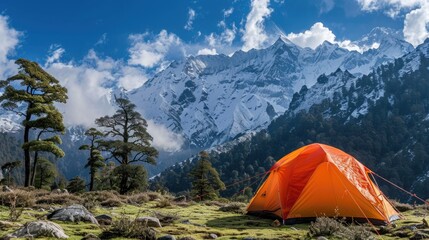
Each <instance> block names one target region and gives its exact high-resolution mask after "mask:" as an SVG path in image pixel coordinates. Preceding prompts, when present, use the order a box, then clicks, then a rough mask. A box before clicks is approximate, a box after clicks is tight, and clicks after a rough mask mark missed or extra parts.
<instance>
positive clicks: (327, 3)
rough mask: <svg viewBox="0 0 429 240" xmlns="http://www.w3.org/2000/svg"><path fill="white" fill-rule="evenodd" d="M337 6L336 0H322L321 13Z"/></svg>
mask: <svg viewBox="0 0 429 240" xmlns="http://www.w3.org/2000/svg"><path fill="white" fill-rule="evenodd" d="M334 6H335V2H334V0H322V1H321V3H320V13H327V12H330V11H331V10H332V9H333V8H334Z"/></svg>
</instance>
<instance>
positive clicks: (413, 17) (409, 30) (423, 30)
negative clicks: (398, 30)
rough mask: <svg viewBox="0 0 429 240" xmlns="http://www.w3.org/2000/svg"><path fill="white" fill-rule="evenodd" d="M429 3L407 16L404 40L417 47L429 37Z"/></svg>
mask: <svg viewBox="0 0 429 240" xmlns="http://www.w3.org/2000/svg"><path fill="white" fill-rule="evenodd" d="M428 23H429V3H426V4H424V5H422V6H421V7H420V8H418V9H414V10H412V11H411V12H409V13H408V14H407V15H406V16H405V20H404V29H403V32H404V38H405V40H407V41H408V42H409V43H411V44H412V45H414V46H415V47H416V46H417V45H419V44H421V43H423V42H424V41H425V39H426V38H428V37H429V31H428Z"/></svg>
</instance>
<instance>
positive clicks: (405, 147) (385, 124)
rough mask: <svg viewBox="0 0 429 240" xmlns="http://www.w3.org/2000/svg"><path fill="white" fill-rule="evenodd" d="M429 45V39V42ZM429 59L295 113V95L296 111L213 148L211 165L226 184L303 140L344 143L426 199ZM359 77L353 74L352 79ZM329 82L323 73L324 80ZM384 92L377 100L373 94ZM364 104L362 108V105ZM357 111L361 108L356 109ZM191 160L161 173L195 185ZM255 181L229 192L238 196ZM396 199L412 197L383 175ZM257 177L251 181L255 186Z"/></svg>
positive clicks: (174, 186)
mask: <svg viewBox="0 0 429 240" xmlns="http://www.w3.org/2000/svg"><path fill="white" fill-rule="evenodd" d="M426 45H428V42H426ZM428 67H429V59H428V48H427V46H426V47H421V48H420V50H419V51H416V52H414V53H413V55H409V56H408V57H404V58H400V59H398V60H396V61H395V62H393V63H391V64H389V65H385V66H382V67H379V68H377V69H376V70H375V71H373V72H372V73H371V74H369V75H365V76H363V77H361V78H358V79H355V78H354V77H353V76H350V80H349V81H353V82H352V83H351V84H350V82H349V83H348V84H347V81H346V82H344V83H342V84H343V85H344V86H343V87H342V88H340V89H339V90H338V91H336V92H335V93H333V94H332V96H331V97H328V98H326V99H324V100H323V101H321V102H320V103H319V104H315V105H313V106H312V107H311V108H309V109H308V110H302V111H299V112H294V109H296V106H299V105H300V104H301V103H300V101H302V99H304V97H303V95H305V94H306V92H307V89H306V87H304V88H303V90H301V91H300V93H296V94H295V96H294V100H293V101H292V103H291V109H290V110H289V111H288V112H287V113H286V114H284V115H283V116H281V117H279V118H277V119H276V120H275V121H274V122H273V123H271V124H270V126H269V127H268V129H267V130H264V131H261V132H259V133H258V134H256V135H255V136H254V137H252V138H251V139H250V140H248V141H244V142H241V143H239V144H237V145H236V146H234V147H233V148H232V149H231V150H229V151H226V152H221V153H219V152H217V151H212V152H211V159H212V164H213V166H214V167H216V168H217V169H218V171H219V173H220V175H221V178H222V180H223V181H224V182H225V183H226V185H228V184H230V183H233V182H235V181H239V180H243V179H247V178H249V177H250V176H255V175H256V174H259V173H263V172H265V171H267V170H269V169H270V167H271V166H272V164H273V163H274V162H275V161H276V160H278V159H279V158H281V157H282V156H284V155H285V154H287V153H289V152H291V151H292V150H294V149H296V148H299V147H301V146H303V145H306V144H309V143H313V142H320V143H326V144H330V145H333V146H335V147H337V148H340V149H342V150H344V151H346V152H348V153H350V154H352V155H353V156H354V157H356V158H357V159H358V160H360V161H361V162H362V163H364V164H365V165H366V166H368V167H369V168H370V169H372V170H373V171H375V172H376V173H378V174H380V175H381V176H384V177H385V178H387V179H389V180H391V181H392V182H394V183H396V184H398V185H399V186H401V187H404V188H405V189H410V190H412V191H414V192H415V193H417V194H418V195H421V196H422V197H424V198H428V197H429V178H428V171H429V169H428V166H429V148H428V147H427V146H429V114H428V113H429V70H428ZM353 79H354V80H353ZM318 83H319V84H323V83H324V81H323V79H319V80H318ZM374 91H378V92H379V95H380V96H379V97H378V99H377V100H376V101H372V100H371V98H369V97H368V96H369V95H371V94H373V93H374ZM357 110H359V111H357ZM356 112H358V113H356ZM192 165H193V163H192V162H190V161H187V162H184V163H183V164H180V165H177V166H174V167H172V168H170V169H169V170H168V171H166V172H165V173H163V174H162V175H161V176H159V177H157V178H156V179H154V181H153V182H154V183H153V185H154V186H159V185H165V186H166V187H167V188H168V189H169V190H170V191H174V192H177V191H185V190H187V189H189V187H190V183H189V179H188V172H189V169H190V168H192ZM252 181H254V179H252V180H251V181H246V182H244V183H241V184H238V185H234V186H232V187H230V188H228V189H227V190H226V191H224V192H222V194H223V195H224V196H231V195H234V194H237V193H238V192H239V191H240V190H243V188H244V187H246V186H248V185H249V184H251V183H254V182H252ZM378 183H379V184H380V185H381V188H382V189H383V190H384V191H385V193H386V194H387V195H388V196H389V197H391V198H398V199H401V200H408V196H406V195H403V194H402V193H400V192H399V191H398V190H397V189H394V188H392V187H391V186H390V185H386V184H385V183H384V182H382V181H381V180H380V181H378ZM257 185H258V184H257V183H255V184H253V185H252V187H253V189H255V188H256V187H257Z"/></svg>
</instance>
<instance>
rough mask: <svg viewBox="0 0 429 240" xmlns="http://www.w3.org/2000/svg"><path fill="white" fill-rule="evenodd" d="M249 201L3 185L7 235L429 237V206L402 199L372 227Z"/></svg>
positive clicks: (1, 226) (1, 218) (1, 214)
mask: <svg viewBox="0 0 429 240" xmlns="http://www.w3.org/2000/svg"><path fill="white" fill-rule="evenodd" d="M245 206H246V205H245V203H239V202H229V201H228V200H226V199H221V200H219V201H209V202H203V203H196V202H193V201H186V199H185V198H184V197H174V196H171V195H168V194H167V195H163V194H160V193H156V192H147V193H139V194H134V195H129V196H121V195H119V194H117V193H115V192H108V191H100V192H91V193H83V194H77V195H75V194H69V193H67V192H64V191H59V190H57V191H54V192H48V191H40V190H38V191H34V190H22V189H21V190H19V189H12V190H11V191H9V190H8V191H3V192H0V237H2V238H3V239H9V238H11V237H17V238H21V239H28V238H32V237H37V238H40V239H55V238H64V239H93V240H95V239H170V240H171V239H182V240H191V239H216V238H217V239H305V238H307V239H428V238H429V226H428V224H427V222H426V220H424V219H428V215H429V210H428V209H427V208H426V207H425V206H414V207H413V206H410V205H406V204H397V206H398V207H399V209H400V210H402V211H403V212H402V214H403V215H404V217H403V219H401V220H399V221H397V222H396V223H395V224H392V225H388V226H382V227H376V228H373V227H371V226H369V225H363V226H360V225H354V224H353V225H349V224H346V223H342V221H341V219H337V220H333V219H328V218H320V219H319V220H318V221H316V223H313V224H299V225H289V226H283V225H281V224H280V223H279V222H277V221H273V220H270V219H262V218H257V217H253V216H248V215H245V214H244V213H245V212H244V209H245Z"/></svg>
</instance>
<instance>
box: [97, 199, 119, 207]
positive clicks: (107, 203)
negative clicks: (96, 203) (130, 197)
mask: <svg viewBox="0 0 429 240" xmlns="http://www.w3.org/2000/svg"><path fill="white" fill-rule="evenodd" d="M100 205H101V206H103V207H120V206H122V201H121V200H120V199H119V198H110V199H107V200H106V201H103V202H101V203H100Z"/></svg>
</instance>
